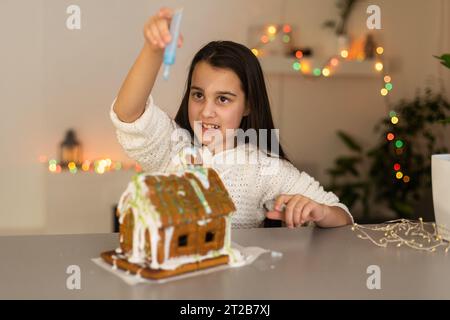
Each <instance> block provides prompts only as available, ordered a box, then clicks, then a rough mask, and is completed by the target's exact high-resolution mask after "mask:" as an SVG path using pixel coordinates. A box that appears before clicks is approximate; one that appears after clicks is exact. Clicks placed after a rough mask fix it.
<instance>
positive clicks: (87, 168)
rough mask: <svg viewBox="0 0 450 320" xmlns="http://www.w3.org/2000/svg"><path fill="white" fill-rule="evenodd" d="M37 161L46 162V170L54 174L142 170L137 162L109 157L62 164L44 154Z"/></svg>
mask: <svg viewBox="0 0 450 320" xmlns="http://www.w3.org/2000/svg"><path fill="white" fill-rule="evenodd" d="M39 162H41V163H44V164H47V165H48V171H49V172H50V173H55V174H58V173H62V172H69V173H71V174H76V173H79V172H85V173H97V174H104V173H107V172H116V171H128V170H134V171H135V172H137V173H139V172H142V168H141V166H139V165H138V164H137V163H134V164H126V163H123V162H121V161H113V160H111V159H109V158H106V159H96V160H84V161H83V162H82V163H79V164H77V163H75V162H73V161H71V162H69V163H67V164H64V163H61V162H59V161H57V160H55V159H50V160H47V158H46V157H45V156H41V157H39Z"/></svg>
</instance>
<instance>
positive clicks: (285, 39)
mask: <svg viewBox="0 0 450 320" xmlns="http://www.w3.org/2000/svg"><path fill="white" fill-rule="evenodd" d="M289 41H291V37H289V36H288V35H287V34H285V35H284V36H283V42H284V43H289Z"/></svg>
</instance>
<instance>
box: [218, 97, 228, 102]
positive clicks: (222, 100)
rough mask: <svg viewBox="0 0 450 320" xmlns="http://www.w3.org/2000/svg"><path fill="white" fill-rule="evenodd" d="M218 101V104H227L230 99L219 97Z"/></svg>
mask: <svg viewBox="0 0 450 320" xmlns="http://www.w3.org/2000/svg"><path fill="white" fill-rule="evenodd" d="M219 101H220V103H227V102H229V101H230V99H228V98H227V97H224V96H220V97H219Z"/></svg>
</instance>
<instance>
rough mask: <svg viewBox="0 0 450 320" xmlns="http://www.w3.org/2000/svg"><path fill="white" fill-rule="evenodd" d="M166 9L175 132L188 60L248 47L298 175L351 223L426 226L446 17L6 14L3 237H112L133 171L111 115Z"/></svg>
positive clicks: (14, 7) (394, 6) (343, 8)
mask: <svg viewBox="0 0 450 320" xmlns="http://www.w3.org/2000/svg"><path fill="white" fill-rule="evenodd" d="M373 4H376V5H377V6H378V8H379V9H380V12H379V14H380V15H378V16H377V11H376V10H375V11H370V10H369V12H368V7H369V6H370V5H373ZM71 5H75V7H71ZM161 6H169V7H173V8H176V7H184V15H183V20H182V33H183V35H184V38H185V41H184V46H183V48H182V49H180V50H179V51H178V52H177V61H176V64H175V66H174V67H173V68H172V69H171V75H170V80H169V81H167V82H166V81H164V80H162V78H161V77H159V79H158V80H157V83H156V85H155V87H154V90H153V96H154V98H155V102H156V104H157V105H159V106H160V107H161V108H162V109H164V110H165V111H167V112H168V114H169V115H170V116H174V115H175V113H176V111H177V109H178V107H179V103H180V101H181V97H182V94H183V91H184V89H185V81H186V76H187V71H188V68H189V64H190V60H191V59H192V57H193V56H194V54H195V53H196V52H197V51H198V50H199V49H200V48H201V47H202V46H203V45H204V44H206V43H207V42H209V41H212V40H232V41H236V42H240V43H243V44H245V45H247V46H248V47H249V48H251V49H253V52H254V54H255V55H257V56H258V58H259V59H260V61H261V64H262V66H263V69H264V72H265V76H266V81H267V86H268V90H269V95H270V100H271V107H272V112H273V115H274V119H275V124H276V127H278V128H279V129H280V139H281V143H282V145H283V146H284V148H285V149H286V150H287V154H288V157H289V158H290V160H291V161H292V162H293V163H294V165H295V166H296V167H297V168H299V170H303V171H306V172H307V173H309V174H310V175H312V176H314V177H315V178H316V179H317V180H319V181H320V182H321V183H322V184H323V185H324V186H326V187H327V188H328V189H330V190H333V191H335V192H336V193H337V194H338V195H339V196H340V197H341V199H342V201H343V202H345V203H346V204H347V205H349V206H350V207H351V208H352V213H353V214H354V216H355V218H356V220H357V221H358V222H360V223H367V222H377V221H384V220H387V219H391V218H396V217H407V218H417V217H419V216H421V217H425V218H426V219H429V220H433V218H434V217H433V206H432V197H431V182H430V157H431V155H432V154H436V153H446V152H447V151H446V150H445V148H448V147H450V130H449V128H450V126H446V123H445V121H442V119H444V118H445V117H447V116H448V114H449V110H448V109H449V106H448V102H447V100H446V98H448V91H449V90H450V70H449V69H448V68H446V66H445V63H446V57H445V56H443V58H442V59H441V60H440V59H438V58H436V57H434V56H438V57H442V55H443V54H444V53H446V52H447V53H448V52H450V22H449V21H450V1H448V0H428V1H411V0H395V1H392V0H380V1H376V3H374V2H373V1H364V0H359V1H351V0H347V1H345V0H319V1H318V0H284V1H282V0H280V1H275V0H245V1H242V0H227V1H201V0H189V1H181V0H180V1H150V0H145V1H144V0H133V1H124V0H94V1H92V0H90V1H87V0H85V1H83V0H77V1H66V0H33V1H30V0H28V1H24V0H2V1H1V2H0V38H1V50H0V70H1V73H0V74H1V77H0V93H1V110H2V112H1V115H2V117H1V119H2V120H1V126H0V150H1V157H0V203H1V209H0V235H6V234H37V233H40V234H45V233H47V234H49V233H53V234H55V233H83V232H86V233H91V232H111V231H113V230H114V220H113V212H114V206H115V204H116V203H117V201H118V199H119V196H120V194H121V192H122V191H123V190H124V189H125V187H126V185H127V183H128V181H129V179H130V177H131V176H132V175H133V174H134V173H135V172H136V171H139V170H140V168H139V166H137V165H136V164H135V163H134V162H133V161H132V160H131V159H129V158H127V156H126V155H125V153H124V152H123V150H122V149H121V147H120V145H119V144H118V142H117V140H116V135H115V130H114V128H113V126H112V124H111V121H110V118H109V110H110V107H111V103H112V101H113V99H114V98H115V96H116V94H117V92H118V90H119V88H120V86H121V83H122V81H123V80H124V78H125V76H126V74H127V72H128V70H129V68H130V67H131V65H132V63H133V62H134V60H135V58H136V57H137V55H138V53H139V51H140V49H141V47H142V45H143V41H144V40H143V36H142V28H143V25H144V23H145V21H146V20H147V19H148V17H150V16H151V15H153V14H154V13H155V12H157V10H158V9H159V8H160V7H161ZM74 8H75V9H74ZM68 9H69V10H68ZM77 10H79V12H78V11H77ZM78 13H79V15H78V16H79V18H80V24H79V26H78V27H79V28H78V27H77V26H76V25H77V22H76V19H75V20H73V19H74V17H75V18H76V16H77V14H78ZM377 17H378V18H380V21H381V25H379V26H378V27H381V29H370V28H369V27H368V26H375V27H376V26H377ZM368 22H369V24H368ZM74 26H75V27H74ZM441 62H442V63H441ZM447 62H448V61H447ZM448 63H450V62H448ZM70 130H72V131H70Z"/></svg>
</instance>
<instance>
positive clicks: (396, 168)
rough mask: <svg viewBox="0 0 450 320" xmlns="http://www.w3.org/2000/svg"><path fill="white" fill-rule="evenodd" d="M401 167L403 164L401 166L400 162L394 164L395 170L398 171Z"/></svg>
mask: <svg viewBox="0 0 450 320" xmlns="http://www.w3.org/2000/svg"><path fill="white" fill-rule="evenodd" d="M400 169H401V166H400V164H399V163H396V164H394V170H395V171H398V170H400Z"/></svg>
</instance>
